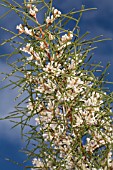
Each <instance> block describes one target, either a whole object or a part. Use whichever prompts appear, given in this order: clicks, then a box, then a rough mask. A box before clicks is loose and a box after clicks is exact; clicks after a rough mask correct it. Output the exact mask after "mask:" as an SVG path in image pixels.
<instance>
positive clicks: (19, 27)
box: [16, 24, 24, 34]
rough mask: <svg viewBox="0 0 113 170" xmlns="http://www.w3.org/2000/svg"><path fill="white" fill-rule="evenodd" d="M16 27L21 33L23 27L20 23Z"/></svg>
mask: <svg viewBox="0 0 113 170" xmlns="http://www.w3.org/2000/svg"><path fill="white" fill-rule="evenodd" d="M16 29H18V30H19V33H20V34H22V33H23V32H24V27H23V25H22V24H19V25H17V26H16Z"/></svg>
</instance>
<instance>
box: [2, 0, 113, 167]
mask: <svg viewBox="0 0 113 170" xmlns="http://www.w3.org/2000/svg"><path fill="white" fill-rule="evenodd" d="M3 2H4V3H6V4H8V5H9V8H11V9H12V8H13V10H15V12H16V13H17V14H19V15H21V16H22V17H23V16H24V18H23V22H22V23H20V24H19V25H17V27H16V29H17V30H18V34H16V36H18V37H19V38H21V41H20V42H19V46H18V48H17V47H16V48H15V51H16V54H20V56H19V58H18V57H17V59H16V62H13V63H12V64H11V66H12V68H14V69H13V70H12V72H11V74H9V75H8V76H10V75H13V74H15V73H16V72H18V71H19V72H21V73H22V74H23V76H22V77H21V76H19V79H18V80H16V82H12V85H14V86H15V87H19V88H20V89H21V92H20V94H19V95H21V94H24V92H25V91H26V92H27V94H28V96H27V97H24V99H23V100H22V101H21V102H19V104H18V105H17V106H16V111H15V112H14V113H12V114H11V115H10V116H8V117H6V118H9V119H13V118H18V117H19V118H20V121H19V122H15V123H16V125H18V124H20V125H21V127H22V130H23V135H24V136H25V138H27V141H28V143H27V144H26V149H25V152H26V153H27V154H28V158H30V159H31V158H32V159H33V160H32V164H33V166H32V167H31V169H32V170H35V169H36V170H54V169H55V170H63V169H65V170H80V169H81V170H85V169H86V170H110V169H112V168H113V161H112V149H113V127H112V126H113V124H112V117H111V116H112V114H113V113H112V102H113V96H112V93H109V94H108V93H107V92H106V91H105V90H104V89H103V85H104V83H105V82H104V80H103V77H102V75H100V76H98V77H96V76H95V72H96V71H97V70H98V67H100V65H96V64H93V65H92V64H90V62H89V61H90V56H89V52H90V51H91V50H93V49H94V48H95V47H93V43H94V42H95V41H96V42H98V37H96V38H93V39H91V40H83V38H84V36H85V35H83V36H82V37H79V27H78V22H79V20H80V17H81V14H82V12H84V11H86V10H88V9H84V7H82V9H81V10H80V11H77V12H76V11H75V12H73V11H72V12H69V13H68V14H62V13H61V11H59V10H58V9H56V8H54V7H52V1H50V2H49V3H46V2H45V1H44V0H41V1H39V2H37V1H34V0H29V1H28V2H26V1H25V2H24V8H23V7H22V6H20V4H18V3H16V5H17V6H18V8H19V9H18V8H16V7H15V8H14V5H12V4H10V3H8V2H7V1H3ZM37 4H38V6H40V4H43V8H46V10H47V11H46V14H45V18H44V21H43V24H40V23H39V21H38V18H37V13H39V12H41V9H42V8H41V7H40V9H39V8H38V6H37ZM89 10H90V9H89ZM76 13H77V14H80V16H79V17H78V18H77V19H76V18H74V17H73V15H74V14H76ZM29 20H32V22H33V23H34V26H33V23H32V24H31V25H30V24H29ZM70 20H73V21H75V23H76V24H75V27H74V28H73V29H72V30H66V29H65V25H66V24H67V23H68V22H69V21H70ZM16 36H15V35H14V37H13V38H11V41H12V40H13V39H14V38H15V37H16ZM99 41H100V40H99ZM16 44H17V43H16ZM8 76H7V77H8ZM17 98H18V97H17ZM21 104H25V106H24V107H21ZM33 120H35V124H34V121H33ZM31 121H33V123H32V122H31ZM26 127H28V129H27V130H28V131H27V133H25V132H24V128H26ZM31 144H32V149H29V145H31Z"/></svg>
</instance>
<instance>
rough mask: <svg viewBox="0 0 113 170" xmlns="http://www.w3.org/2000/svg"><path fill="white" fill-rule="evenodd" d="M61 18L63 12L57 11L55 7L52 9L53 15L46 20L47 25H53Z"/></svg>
mask: <svg viewBox="0 0 113 170" xmlns="http://www.w3.org/2000/svg"><path fill="white" fill-rule="evenodd" d="M60 16H61V12H60V11H59V10H58V9H55V8H54V7H53V8H52V15H51V16H48V17H47V18H46V23H47V24H52V23H53V22H54V21H55V19H57V18H59V17H60Z"/></svg>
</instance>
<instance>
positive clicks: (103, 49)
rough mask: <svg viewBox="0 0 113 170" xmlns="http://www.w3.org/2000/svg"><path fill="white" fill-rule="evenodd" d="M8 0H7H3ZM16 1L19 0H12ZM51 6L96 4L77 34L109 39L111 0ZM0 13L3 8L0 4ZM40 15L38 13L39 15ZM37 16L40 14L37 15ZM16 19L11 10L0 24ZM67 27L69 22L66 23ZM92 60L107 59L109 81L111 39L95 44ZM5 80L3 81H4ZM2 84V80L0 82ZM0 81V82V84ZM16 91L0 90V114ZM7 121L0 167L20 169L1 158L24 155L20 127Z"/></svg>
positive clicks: (1, 63) (0, 131)
mask: <svg viewBox="0 0 113 170" xmlns="http://www.w3.org/2000/svg"><path fill="white" fill-rule="evenodd" d="M7 1H10V0H7ZM16 1H18V2H19V3H20V2H22V0H16ZM54 4H55V7H57V8H58V9H59V10H61V11H62V13H64V12H67V11H69V10H71V9H72V8H75V9H77V10H78V9H80V7H81V5H82V4H83V5H85V6H86V8H88V7H96V8H97V10H96V11H90V12H86V13H84V15H83V17H82V20H81V23H80V27H81V34H83V33H85V32H86V31H89V32H91V34H90V37H94V36H97V35H100V34H103V35H104V37H105V38H112V39H113V0H99V1H98V0H54ZM0 8H1V10H0V15H1V14H3V12H4V11H5V9H4V8H2V7H0ZM40 17H41V16H40ZM40 19H41V18H40ZM19 23H20V21H19V20H18V19H17V18H16V17H15V15H14V13H11V14H10V15H8V17H7V18H5V19H2V20H1V21H0V27H1V26H3V27H8V28H9V29H11V30H13V31H16V29H15V28H16V25H17V24H19ZM69 27H70V25H69ZM7 37H8V35H7V34H6V33H5V32H4V31H2V30H1V29H0V38H1V40H2V39H4V38H5V39H7ZM1 40H0V41H1ZM10 51H11V50H10V47H8V46H4V47H0V54H2V53H9V52H10ZM93 60H94V61H95V62H98V61H102V65H104V66H105V65H106V63H107V62H108V61H110V62H111V67H110V68H109V73H110V74H109V75H108V80H109V81H113V40H111V41H105V42H103V43H100V44H98V49H96V50H95V55H94V59H93ZM0 71H8V72H9V68H8V67H7V65H6V63H5V59H0ZM6 83H7V82H6ZM1 85H3V84H1ZM1 85H0V86H1ZM108 86H109V88H110V90H111V91H113V85H108ZM15 93H16V91H14V92H13V93H12V91H11V90H9V89H5V90H3V91H0V115H1V116H2V115H3V114H5V113H8V112H10V111H12V110H13V106H14V102H13V98H14V96H15ZM10 128H11V124H10V123H9V122H8V121H4V122H0V170H15V169H16V170H23V167H20V166H17V165H14V164H13V163H10V162H9V161H6V160H4V158H10V159H12V160H15V161H18V162H20V163H22V161H23V160H24V158H25V155H24V154H23V153H21V152H18V150H20V149H21V148H22V145H23V144H22V141H21V137H20V129H19V128H16V129H14V130H11V129H10Z"/></svg>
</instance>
